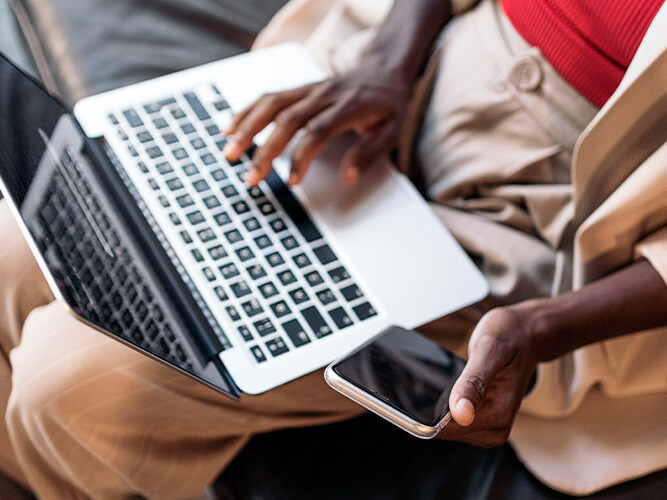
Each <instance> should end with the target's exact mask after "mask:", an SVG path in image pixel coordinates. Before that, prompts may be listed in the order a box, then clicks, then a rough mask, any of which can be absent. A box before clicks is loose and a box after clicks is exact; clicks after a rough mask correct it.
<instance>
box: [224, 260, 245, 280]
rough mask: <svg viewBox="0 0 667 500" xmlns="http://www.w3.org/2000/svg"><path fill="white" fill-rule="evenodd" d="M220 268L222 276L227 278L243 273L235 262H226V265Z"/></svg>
mask: <svg viewBox="0 0 667 500" xmlns="http://www.w3.org/2000/svg"><path fill="white" fill-rule="evenodd" d="M218 269H219V270H220V273H222V277H223V278H225V279H226V280H228V279H230V278H234V277H235V276H238V275H239V274H241V273H240V272H239V270H238V268H237V267H236V265H235V264H233V263H230V264H225V265H224V266H220V267H219V268H218Z"/></svg>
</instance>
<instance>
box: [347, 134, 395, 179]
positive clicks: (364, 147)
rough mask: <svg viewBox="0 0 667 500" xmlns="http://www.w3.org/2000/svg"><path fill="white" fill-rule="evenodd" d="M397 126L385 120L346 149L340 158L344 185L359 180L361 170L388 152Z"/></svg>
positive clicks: (393, 140)
mask: <svg viewBox="0 0 667 500" xmlns="http://www.w3.org/2000/svg"><path fill="white" fill-rule="evenodd" d="M396 132H397V126H396V123H395V122H394V121H390V122H386V123H383V124H381V125H380V126H376V127H374V128H373V129H371V130H369V131H367V132H366V133H364V135H363V136H362V137H361V139H360V140H359V142H357V144H355V145H354V146H352V147H351V148H350V149H348V150H347V152H346V153H345V155H344V156H343V158H342V160H341V178H342V180H343V184H344V185H346V186H353V185H354V184H356V183H357V182H358V181H359V177H360V175H361V170H362V169H363V168H364V167H367V166H369V165H371V164H372V163H373V161H374V160H375V159H377V158H378V157H380V156H381V155H383V154H386V153H388V152H389V150H390V149H391V148H392V147H393V145H394V143H395V140H396Z"/></svg>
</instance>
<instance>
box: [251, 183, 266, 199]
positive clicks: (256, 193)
mask: <svg viewBox="0 0 667 500" xmlns="http://www.w3.org/2000/svg"><path fill="white" fill-rule="evenodd" d="M248 194H249V195H250V197H251V198H252V199H254V200H258V199H260V198H263V197H264V191H262V190H261V188H260V187H259V186H252V187H250V188H248Z"/></svg>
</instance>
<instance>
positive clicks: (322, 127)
mask: <svg viewBox="0 0 667 500" xmlns="http://www.w3.org/2000/svg"><path fill="white" fill-rule="evenodd" d="M373 120H376V118H375V117H374V116H370V115H369V116H366V117H364V116H362V117H360V115H359V109H358V108H355V107H354V106H349V105H348V103H347V102H346V101H341V102H339V103H337V104H336V105H335V106H331V107H329V108H327V109H326V110H324V111H323V112H322V113H320V114H319V115H317V116H316V117H314V118H313V119H312V120H310V121H309V122H308V123H307V124H306V126H305V133H304V135H303V137H302V138H301V139H300V140H299V142H298V144H297V145H296V147H295V149H294V152H293V154H292V168H291V172H290V178H289V183H290V184H298V183H299V182H301V179H303V176H304V175H305V174H306V172H307V171H308V167H309V166H310V163H311V162H312V161H313V160H314V159H315V157H316V156H317V155H318V154H319V153H320V151H321V150H322V148H323V147H324V145H325V144H326V142H327V141H328V140H329V139H331V138H332V137H334V136H336V135H338V134H341V133H343V132H346V131H348V130H352V129H356V128H359V127H361V128H367V127H369V126H371V125H372V124H373Z"/></svg>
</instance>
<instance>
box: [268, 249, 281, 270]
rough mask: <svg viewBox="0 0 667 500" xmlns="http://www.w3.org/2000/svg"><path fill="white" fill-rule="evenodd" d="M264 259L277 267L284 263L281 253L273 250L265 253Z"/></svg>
mask: <svg viewBox="0 0 667 500" xmlns="http://www.w3.org/2000/svg"><path fill="white" fill-rule="evenodd" d="M266 260H267V261H268V262H269V265H270V266H271V267H277V266H280V265H281V264H284V263H285V259H283V257H282V255H280V254H279V253H278V252H273V253H271V254H269V255H267V256H266Z"/></svg>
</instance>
